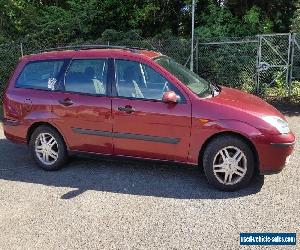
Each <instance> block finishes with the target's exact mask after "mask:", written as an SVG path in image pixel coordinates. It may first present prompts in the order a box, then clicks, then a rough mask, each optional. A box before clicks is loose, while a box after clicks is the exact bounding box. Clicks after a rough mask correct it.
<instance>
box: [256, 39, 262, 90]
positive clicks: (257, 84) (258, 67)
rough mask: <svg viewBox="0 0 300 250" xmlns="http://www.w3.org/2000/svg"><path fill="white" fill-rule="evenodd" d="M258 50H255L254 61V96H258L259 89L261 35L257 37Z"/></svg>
mask: <svg viewBox="0 0 300 250" xmlns="http://www.w3.org/2000/svg"><path fill="white" fill-rule="evenodd" d="M257 38H258V48H257V60H256V79H255V80H256V82H255V83H256V94H259V88H260V86H259V85H260V79H259V77H260V63H261V46H262V35H258V36H257Z"/></svg>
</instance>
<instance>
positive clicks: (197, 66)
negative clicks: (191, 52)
mask: <svg viewBox="0 0 300 250" xmlns="http://www.w3.org/2000/svg"><path fill="white" fill-rule="evenodd" d="M196 72H197V74H199V37H197V39H196Z"/></svg>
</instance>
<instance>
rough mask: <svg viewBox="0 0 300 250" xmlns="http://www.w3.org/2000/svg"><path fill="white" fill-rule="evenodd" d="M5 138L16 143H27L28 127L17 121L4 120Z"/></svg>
mask: <svg viewBox="0 0 300 250" xmlns="http://www.w3.org/2000/svg"><path fill="white" fill-rule="evenodd" d="M3 130H4V135H5V137H6V138H7V139H8V140H10V141H12V142H14V143H27V131H28V126H26V125H24V124H22V123H21V122H19V121H16V120H8V119H4V120H3Z"/></svg>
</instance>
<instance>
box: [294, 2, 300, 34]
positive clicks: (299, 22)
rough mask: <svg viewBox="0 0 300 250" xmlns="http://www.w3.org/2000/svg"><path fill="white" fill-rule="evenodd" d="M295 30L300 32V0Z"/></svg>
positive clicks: (296, 13) (296, 12) (295, 17)
mask: <svg viewBox="0 0 300 250" xmlns="http://www.w3.org/2000/svg"><path fill="white" fill-rule="evenodd" d="M293 30H294V31H295V32H300V1H298V4H297V10H296V11H295V16H294V20H293Z"/></svg>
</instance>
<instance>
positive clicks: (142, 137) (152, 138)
mask: <svg viewBox="0 0 300 250" xmlns="http://www.w3.org/2000/svg"><path fill="white" fill-rule="evenodd" d="M72 130H73V132H74V133H77V134H85V135H96V136H106V137H114V138H124V139H135V140H142V141H152V142H162V143H169V144H178V143H179V142H180V139H178V138H169V137H160V136H152V135H140V134H131V133H117V132H109V131H101V130H92V129H83V128H73V129H72Z"/></svg>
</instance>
